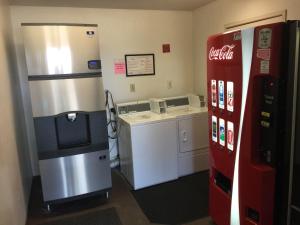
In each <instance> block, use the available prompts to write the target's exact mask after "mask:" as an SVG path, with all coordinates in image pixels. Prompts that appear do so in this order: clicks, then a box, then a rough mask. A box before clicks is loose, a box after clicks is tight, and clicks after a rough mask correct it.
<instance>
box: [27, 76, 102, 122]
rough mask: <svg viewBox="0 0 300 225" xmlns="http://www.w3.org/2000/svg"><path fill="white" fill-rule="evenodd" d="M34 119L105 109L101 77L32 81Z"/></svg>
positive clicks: (30, 84) (31, 92)
mask: <svg viewBox="0 0 300 225" xmlns="http://www.w3.org/2000/svg"><path fill="white" fill-rule="evenodd" d="M29 86H30V94H31V102H32V111H33V117H41V116H53V115H57V114H60V113H63V112H70V111H87V112H92V111H98V110H103V109H105V96H104V90H103V83H102V78H101V77H94V78H79V79H60V80H40V81H30V82H29Z"/></svg>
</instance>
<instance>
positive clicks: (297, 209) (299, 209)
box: [291, 205, 300, 212]
mask: <svg viewBox="0 0 300 225" xmlns="http://www.w3.org/2000/svg"><path fill="white" fill-rule="evenodd" d="M291 208H292V209H294V210H295V211H297V212H300V208H299V207H297V206H294V205H291Z"/></svg>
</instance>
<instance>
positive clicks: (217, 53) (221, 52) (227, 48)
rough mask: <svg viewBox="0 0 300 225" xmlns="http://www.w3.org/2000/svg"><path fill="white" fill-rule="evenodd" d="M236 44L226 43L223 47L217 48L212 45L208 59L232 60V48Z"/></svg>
mask: <svg viewBox="0 0 300 225" xmlns="http://www.w3.org/2000/svg"><path fill="white" fill-rule="evenodd" d="M234 47H235V45H224V46H223V47H222V48H219V49H215V48H214V47H211V49H210V50H209V55H208V59H209V60H231V59H233V53H234V52H233V51H232V49H233V48H234Z"/></svg>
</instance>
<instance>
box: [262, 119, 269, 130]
mask: <svg viewBox="0 0 300 225" xmlns="http://www.w3.org/2000/svg"><path fill="white" fill-rule="evenodd" d="M260 124H261V126H263V127H265V128H269V127H270V123H269V122H267V121H264V120H262V121H260Z"/></svg>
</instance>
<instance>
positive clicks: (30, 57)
mask: <svg viewBox="0 0 300 225" xmlns="http://www.w3.org/2000/svg"><path fill="white" fill-rule="evenodd" d="M22 30H23V38H24V46H25V55H26V63H27V69H28V75H29V76H34V75H40V76H42V75H54V74H80V73H91V72H92V73H94V72H101V70H93V69H89V68H88V61H90V60H100V51H99V45H98V41H99V40H98V35H97V33H98V32H97V27H95V26H74V25H72V26H66V25H26V24H25V25H24V24H23V26H22ZM87 32H90V33H89V34H88V33H87ZM92 32H93V33H94V34H91V33H92Z"/></svg>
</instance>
